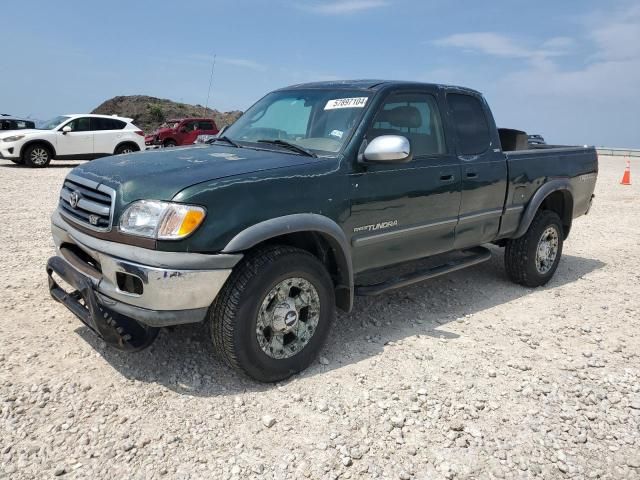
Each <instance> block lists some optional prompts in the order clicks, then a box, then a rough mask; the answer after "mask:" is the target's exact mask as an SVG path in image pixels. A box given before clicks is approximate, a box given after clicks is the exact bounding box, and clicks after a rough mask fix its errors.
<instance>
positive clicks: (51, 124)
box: [37, 115, 71, 130]
mask: <svg viewBox="0 0 640 480" xmlns="http://www.w3.org/2000/svg"><path fill="white" fill-rule="evenodd" d="M70 118H71V117H70V116H68V115H60V116H58V117H54V118H52V119H51V120H47V121H46V122H40V123H38V127H37V128H38V129H39V130H53V129H54V128H56V127H57V126H58V125H60V124H61V123H62V122H64V121H66V120H69V119H70Z"/></svg>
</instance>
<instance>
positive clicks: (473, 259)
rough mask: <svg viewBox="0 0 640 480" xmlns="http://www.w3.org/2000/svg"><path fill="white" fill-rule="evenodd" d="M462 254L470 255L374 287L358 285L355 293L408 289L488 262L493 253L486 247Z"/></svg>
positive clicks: (465, 251)
mask: <svg viewBox="0 0 640 480" xmlns="http://www.w3.org/2000/svg"><path fill="white" fill-rule="evenodd" d="M461 253H468V254H470V255H469V256H468V257H466V258H461V259H456V260H451V261H449V262H447V263H444V264H442V265H437V266H435V267H431V268H428V269H425V270H417V271H415V272H412V273H409V274H407V275H402V276H400V277H396V278H392V279H390V280H387V281H386V282H381V283H375V284H373V285H360V286H358V285H357V286H356V287H355V293H356V295H363V296H373V295H380V294H382V293H386V292H388V291H389V290H395V289H396V288H402V287H406V286H408V285H413V284H414V283H419V282H422V281H424V280H428V279H430V278H434V277H439V276H440V275H444V274H447V273H450V272H455V271H456V270H461V269H463V268H467V267H471V266H473V265H477V264H479V263H482V262H486V261H487V260H489V259H490V258H491V252H490V251H489V249H487V248H485V247H475V248H471V249H469V250H464V251H462V252H461Z"/></svg>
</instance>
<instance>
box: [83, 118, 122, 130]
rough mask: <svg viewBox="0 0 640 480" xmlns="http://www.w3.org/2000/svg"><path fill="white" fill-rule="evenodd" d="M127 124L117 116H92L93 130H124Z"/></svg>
mask: <svg viewBox="0 0 640 480" xmlns="http://www.w3.org/2000/svg"><path fill="white" fill-rule="evenodd" d="M126 125H127V124H126V123H125V122H123V121H122V120H116V119H115V118H96V117H94V118H92V119H91V130H122V129H123V128H124V127H125V126H126Z"/></svg>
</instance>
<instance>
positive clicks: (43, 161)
mask: <svg viewBox="0 0 640 480" xmlns="http://www.w3.org/2000/svg"><path fill="white" fill-rule="evenodd" d="M23 158H24V163H25V164H26V165H27V166H28V167H31V168H44V167H46V166H47V165H49V163H51V158H52V155H51V151H50V150H49V149H48V148H47V147H45V146H44V145H37V144H36V145H32V146H30V147H28V148H27V150H26V151H25V152H24V157H23Z"/></svg>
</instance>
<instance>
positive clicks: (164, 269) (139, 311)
mask: <svg viewBox="0 0 640 480" xmlns="http://www.w3.org/2000/svg"><path fill="white" fill-rule="evenodd" d="M51 221H52V224H51V230H52V234H53V240H54V243H55V246H56V251H57V254H58V255H57V256H56V257H53V258H51V259H50V260H49V262H48V264H47V273H48V275H49V286H50V291H51V294H52V296H53V298H54V299H56V300H58V301H60V302H61V303H63V304H65V306H67V308H69V309H70V310H71V311H72V312H73V313H74V314H75V315H76V316H78V318H80V319H81V320H82V321H83V322H84V323H86V324H87V325H89V326H90V327H91V328H93V329H94V330H96V331H97V332H98V333H99V334H100V333H101V332H100V331H99V329H97V328H96V325H95V321H96V319H95V317H96V315H100V313H99V310H100V309H106V310H108V311H112V312H116V314H118V315H120V316H124V317H126V318H128V319H132V320H134V321H136V322H140V323H141V324H143V325H146V326H149V327H165V326H170V325H179V324H185V323H196V322H200V321H202V320H204V318H205V316H206V314H207V310H208V308H209V306H210V305H211V304H212V303H213V301H214V300H215V298H216V296H217V294H218V292H219V291H220V290H221V289H222V287H223V285H224V283H225V282H226V280H227V278H228V277H229V275H230V274H231V270H232V268H233V267H234V266H235V265H236V264H237V263H238V262H239V261H240V259H241V258H242V255H225V254H217V255H206V254H199V253H176V252H162V251H157V250H149V249H146V248H140V247H135V246H131V245H125V244H121V243H115V242H109V241H106V240H102V239H99V238H96V237H93V236H90V235H87V234H85V233H83V232H81V231H79V230H77V229H75V228H73V227H72V226H71V225H69V224H68V223H67V222H65V221H64V220H63V219H62V217H60V214H59V213H58V212H55V213H54V214H53V215H52V218H51ZM54 274H55V275H57V276H58V277H60V278H61V279H62V280H64V281H65V282H66V283H68V284H69V285H71V287H72V288H73V289H74V291H72V292H70V293H66V292H65V291H64V290H63V289H62V288H61V287H60V285H59V284H58V282H57V281H56V279H54V276H53V275H54ZM63 294H66V296H65V295H63ZM63 297H64V298H63ZM74 300H75V301H74ZM76 303H78V304H80V307H79V306H78V305H76ZM93 304H95V305H94V307H93V308H92V305H93ZM80 308H83V309H84V310H80ZM96 309H97V310H96ZM101 336H104V335H101Z"/></svg>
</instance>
